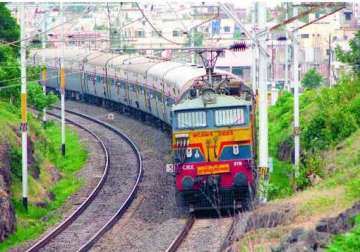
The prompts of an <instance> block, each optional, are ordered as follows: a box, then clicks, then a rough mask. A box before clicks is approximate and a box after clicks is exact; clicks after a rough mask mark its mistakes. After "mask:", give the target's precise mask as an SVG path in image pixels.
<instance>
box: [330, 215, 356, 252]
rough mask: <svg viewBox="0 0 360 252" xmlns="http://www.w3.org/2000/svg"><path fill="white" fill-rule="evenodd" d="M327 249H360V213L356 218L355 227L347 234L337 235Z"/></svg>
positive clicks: (332, 251) (351, 251)
mask: <svg viewBox="0 0 360 252" xmlns="http://www.w3.org/2000/svg"><path fill="white" fill-rule="evenodd" d="M327 251H328V252H337V251H347V252H357V251H360V215H358V216H357V217H356V218H355V227H354V229H353V230H352V231H351V232H349V233H347V234H342V235H337V236H336V237H335V238H334V239H333V241H332V242H331V243H330V245H329V247H328V249H327Z"/></svg>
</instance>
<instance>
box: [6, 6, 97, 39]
mask: <svg viewBox="0 0 360 252" xmlns="http://www.w3.org/2000/svg"><path fill="white" fill-rule="evenodd" d="M90 11H91V10H90V6H89V7H88V8H87V9H86V12H85V11H84V13H82V14H80V15H79V16H78V17H74V18H72V19H70V20H69V21H66V22H63V23H61V24H58V25H55V26H53V27H52V28H50V29H47V30H45V31H41V32H38V33H36V34H34V35H30V36H28V37H26V38H24V39H23V40H21V39H19V40H16V41H12V42H7V43H2V44H1V45H9V46H11V45H15V44H17V43H19V42H21V41H27V40H29V39H32V38H34V37H36V36H38V35H41V34H43V33H47V32H49V31H52V30H54V29H56V28H58V27H61V26H62V25H65V24H67V23H72V22H73V21H75V20H76V19H79V18H80V17H82V16H83V15H85V14H88V13H89V12H90ZM15 46H17V45H15Z"/></svg>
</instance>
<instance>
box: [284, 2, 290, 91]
mask: <svg viewBox="0 0 360 252" xmlns="http://www.w3.org/2000/svg"><path fill="white" fill-rule="evenodd" d="M288 7H289V4H288V3H286V13H285V20H287V19H288V11H289V8H288ZM285 37H286V40H285V83H284V88H286V87H289V86H288V85H289V47H288V41H289V39H288V38H289V33H288V30H287V26H286V25H285Z"/></svg>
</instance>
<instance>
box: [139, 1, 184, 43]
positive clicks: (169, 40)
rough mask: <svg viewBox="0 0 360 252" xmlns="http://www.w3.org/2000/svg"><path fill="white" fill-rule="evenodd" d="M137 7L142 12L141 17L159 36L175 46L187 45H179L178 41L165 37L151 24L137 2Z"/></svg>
mask: <svg viewBox="0 0 360 252" xmlns="http://www.w3.org/2000/svg"><path fill="white" fill-rule="evenodd" d="M136 6H137V8H138V10H139V11H140V12H141V15H142V16H143V17H144V18H145V20H146V22H148V23H149V25H150V26H151V28H152V29H153V30H154V31H155V32H156V33H157V34H158V35H159V37H161V38H163V39H165V40H166V41H168V42H170V43H172V44H175V45H186V44H185V43H178V42H176V41H173V40H171V39H168V38H167V37H165V36H163V35H162V33H161V32H160V31H158V30H157V29H156V27H155V26H154V25H153V24H152V23H151V21H150V20H149V18H148V17H147V16H146V15H145V13H144V11H143V10H142V9H141V8H140V6H139V4H138V3H137V2H136Z"/></svg>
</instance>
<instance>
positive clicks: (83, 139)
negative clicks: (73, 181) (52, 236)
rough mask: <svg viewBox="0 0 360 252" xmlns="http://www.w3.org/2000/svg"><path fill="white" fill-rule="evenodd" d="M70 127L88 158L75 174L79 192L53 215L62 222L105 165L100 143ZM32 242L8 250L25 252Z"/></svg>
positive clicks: (94, 183) (95, 183) (92, 187)
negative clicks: (59, 217) (77, 178)
mask: <svg viewBox="0 0 360 252" xmlns="http://www.w3.org/2000/svg"><path fill="white" fill-rule="evenodd" d="M48 117H49V119H52V117H51V116H48ZM70 127H72V129H73V130H75V131H77V133H78V135H79V138H80V143H82V144H83V145H84V146H86V149H87V151H88V158H87V161H86V163H85V165H84V166H83V168H81V170H80V171H79V172H78V173H77V176H78V177H79V178H80V179H81V180H82V181H83V186H82V187H81V189H80V190H79V191H77V192H76V193H74V194H73V195H71V196H70V197H69V199H68V200H67V201H66V202H65V204H64V205H63V206H62V207H60V208H59V209H57V210H56V212H55V213H54V214H55V215H60V216H61V219H62V220H64V219H66V218H67V217H68V216H69V215H70V214H72V213H73V212H74V211H75V210H76V209H77V208H78V207H79V205H80V204H81V203H82V202H83V201H84V200H85V199H86V198H87V197H88V196H89V194H90V193H91V191H92V190H93V189H94V187H95V186H96V185H97V183H98V182H99V180H100V177H101V175H102V173H103V171H104V164H105V162H104V159H105V155H104V153H103V152H99V149H100V148H101V145H100V143H99V142H98V141H97V140H96V139H95V138H94V137H93V136H92V135H90V134H89V133H88V132H87V131H85V130H83V129H80V128H77V127H74V126H70ZM51 231H52V228H50V229H49V230H47V232H46V233H44V235H46V234H47V233H49V232H51ZM44 235H43V236H44ZM34 242H35V240H33V241H28V242H26V243H25V244H23V245H21V246H18V247H16V248H13V249H10V251H25V250H26V249H27V248H29V247H30V246H31V245H32V244H33V243H34Z"/></svg>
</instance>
